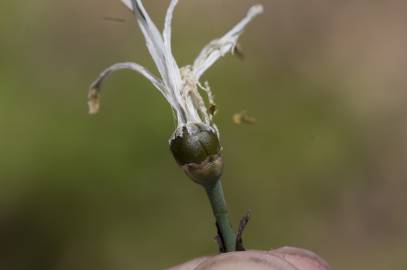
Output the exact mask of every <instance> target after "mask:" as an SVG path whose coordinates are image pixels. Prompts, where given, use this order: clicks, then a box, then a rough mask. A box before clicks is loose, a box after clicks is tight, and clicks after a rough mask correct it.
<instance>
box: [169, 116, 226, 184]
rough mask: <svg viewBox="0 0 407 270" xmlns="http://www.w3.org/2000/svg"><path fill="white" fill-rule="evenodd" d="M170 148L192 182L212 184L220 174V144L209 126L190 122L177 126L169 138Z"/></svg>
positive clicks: (221, 160)
mask: <svg viewBox="0 0 407 270" xmlns="http://www.w3.org/2000/svg"><path fill="white" fill-rule="evenodd" d="M170 149H171V152H172V154H173V156H174V158H175V160H176V161H177V163H178V165H180V166H181V167H182V169H183V170H184V171H185V173H186V174H187V175H188V176H189V177H190V178H191V179H192V180H193V181H194V182H196V183H198V184H200V185H203V186H207V185H212V184H214V183H216V181H218V180H219V178H220V176H221V175H222V171H223V158H222V155H221V146H220V143H219V139H218V136H217V134H216V133H215V131H214V130H213V129H212V128H210V127H209V126H207V125H204V124H201V123H191V124H188V125H185V126H182V127H180V128H178V129H177V130H176V131H175V133H174V136H173V138H172V139H171V140H170Z"/></svg>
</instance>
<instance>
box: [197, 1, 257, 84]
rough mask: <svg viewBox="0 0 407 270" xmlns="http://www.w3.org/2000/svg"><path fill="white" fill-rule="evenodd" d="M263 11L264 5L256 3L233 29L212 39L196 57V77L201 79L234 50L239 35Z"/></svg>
mask: <svg viewBox="0 0 407 270" xmlns="http://www.w3.org/2000/svg"><path fill="white" fill-rule="evenodd" d="M262 12H263V6H262V5H256V6H253V7H251V8H250V9H249V11H248V13H247V15H246V17H245V18H243V20H241V21H240V22H239V23H238V24H237V25H236V26H235V27H233V29H232V30H230V31H229V32H228V33H227V34H225V35H224V36H223V37H221V38H219V39H216V40H213V41H211V42H210V43H209V44H208V45H207V46H205V47H204V48H203V50H202V51H201V53H200V54H199V55H198V57H197V58H196V59H195V62H194V64H193V71H194V74H195V79H196V80H199V78H200V77H201V76H202V74H204V73H205V71H206V70H208V68H210V67H211V66H212V65H213V64H214V63H215V62H216V61H217V60H218V59H219V58H220V57H222V56H224V55H225V54H227V53H228V52H233V49H234V48H235V46H236V44H237V41H238V39H239V36H240V35H241V34H242V32H243V30H244V29H245V27H246V26H247V25H248V24H249V22H250V21H251V20H253V18H255V17H256V16H257V15H259V14H261V13H262Z"/></svg>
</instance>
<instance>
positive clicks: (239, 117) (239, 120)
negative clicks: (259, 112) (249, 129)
mask: <svg viewBox="0 0 407 270" xmlns="http://www.w3.org/2000/svg"><path fill="white" fill-rule="evenodd" d="M232 119H233V123H235V124H236V125H240V124H248V125H254V124H256V118H254V117H251V116H249V115H248V114H247V111H241V112H240V113H235V114H234V115H233V118H232Z"/></svg>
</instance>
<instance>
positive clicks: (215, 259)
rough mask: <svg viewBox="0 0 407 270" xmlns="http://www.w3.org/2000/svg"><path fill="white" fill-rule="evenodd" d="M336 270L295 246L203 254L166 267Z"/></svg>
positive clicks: (187, 269) (183, 269)
mask: <svg viewBox="0 0 407 270" xmlns="http://www.w3.org/2000/svg"><path fill="white" fill-rule="evenodd" d="M247 269H250V270H333V269H332V268H331V267H330V266H329V265H328V264H327V263H326V262H325V261H324V260H323V259H322V258H320V257H319V256H318V255H316V254H315V253H313V252H311V251H308V250H305V249H300V248H294V247H283V248H279V249H275V250H271V251H261V250H248V251H243V252H229V253H224V254H220V255H216V256H212V257H201V258H197V259H194V260H191V261H189V262H186V263H184V264H181V265H178V266H175V267H172V268H168V269H167V270H247Z"/></svg>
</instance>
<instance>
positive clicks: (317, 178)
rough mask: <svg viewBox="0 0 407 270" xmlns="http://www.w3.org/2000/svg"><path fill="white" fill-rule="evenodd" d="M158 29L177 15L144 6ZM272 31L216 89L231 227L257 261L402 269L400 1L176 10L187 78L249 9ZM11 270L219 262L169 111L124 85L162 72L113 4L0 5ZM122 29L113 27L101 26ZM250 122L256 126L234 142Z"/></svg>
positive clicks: (1, 178) (2, 248)
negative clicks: (301, 259)
mask: <svg viewBox="0 0 407 270" xmlns="http://www.w3.org/2000/svg"><path fill="white" fill-rule="evenodd" d="M145 2H146V3H145V5H146V8H147V9H148V10H149V11H150V13H151V16H152V17H153V18H154V20H155V21H156V23H157V24H158V25H160V26H161V25H162V23H163V17H164V14H165V10H166V8H167V5H168V2H169V1H163V0H161V1H159V0H150V1H145ZM258 2H262V3H263V4H264V6H265V14H264V15H263V16H261V17H259V18H258V19H256V20H255V21H254V22H253V23H252V24H251V25H250V26H249V28H248V30H247V31H246V33H245V34H244V35H243V36H242V38H241V42H240V43H241V45H242V48H243V50H244V52H245V55H246V58H245V60H244V61H240V60H239V59H237V58H235V57H232V56H228V57H225V58H224V59H222V60H221V61H219V62H218V63H217V64H216V65H215V66H214V67H213V68H212V69H211V70H210V71H209V72H208V73H207V74H206V75H205V79H207V80H209V82H210V84H211V86H212V89H213V91H214V93H215V95H216V99H217V103H218V106H219V114H218V115H217V117H216V122H217V124H218V126H219V128H220V130H221V139H222V144H223V147H224V157H225V162H226V167H225V172H224V177H223V181H224V188H225V192H226V196H227V199H228V204H229V208H230V211H231V214H232V219H233V222H234V224H236V225H237V223H238V220H239V219H240V217H241V216H242V215H243V214H244V213H245V211H246V210H247V209H249V208H250V209H252V210H253V218H252V221H251V223H250V224H249V227H248V228H247V231H246V234H245V240H246V245H247V246H248V247H249V248H251V249H270V248H276V247H280V246H283V245H295V246H300V247H305V248H308V249H311V250H314V251H316V252H317V253H319V254H320V255H321V256H322V257H324V258H325V259H326V260H328V261H329V262H330V263H331V264H332V265H333V266H334V268H336V269H346V270H360V269H371V270H376V269H395V270H396V269H398V270H404V269H406V267H407V262H406V258H405V254H406V250H407V218H406V214H405V212H406V206H407V200H406V195H405V191H406V190H407V184H406V181H405V180H406V176H407V169H406V165H405V164H406V161H407V139H406V138H407V126H406V115H407V114H406V108H407V106H406V105H407V95H406V86H407V84H406V77H405V76H406V72H407V51H406V48H407V36H406V32H405V25H406V23H407V19H406V16H405V10H406V8H407V3H406V2H405V1H401V0H400V1H357V0H354V1H340V0H334V1H322V0H315V1H314V0H313V1H300V0H292V1H286V0H284V1H283V0H273V1H269V0H267V1H266V0H259V1H251V0H250V1H249V0H239V1H236V0H222V1H215V0H210V1H199V0H190V1H186V0H181V1H180V4H179V7H178V8H177V10H176V14H175V20H174V27H173V30H174V35H173V40H174V45H173V47H174V50H175V55H176V57H177V60H178V62H179V64H180V65H186V64H189V63H191V62H192V60H193V59H194V57H195V56H196V55H197V54H198V53H199V51H200V49H201V48H202V47H203V46H204V45H205V44H206V43H207V42H209V41H210V40H212V39H213V38H217V37H219V36H221V35H223V34H224V33H225V32H226V31H228V30H229V29H230V27H231V26H232V25H234V24H235V23H236V22H237V21H239V20H240V19H241V18H242V17H243V15H244V14H245V12H246V10H247V9H248V7H249V6H250V5H252V4H255V3H258ZM0 15H1V16H0V33H1V37H0V39H1V42H0V269H2V270H3V269H4V270H20V269H21V270H23V269H42V270H47V269H58V270H63V269H76V270H80V269H99V270H102V269H109V270H110V269H120V270H127V269H128V270H130V269H131V270H134V269H163V268H166V267H168V266H171V265H173V264H177V263H180V262H182V261H184V260H187V259H191V258H192V257H196V256H201V255H205V254H214V253H216V251H217V247H216V244H215V242H214V241H213V236H214V234H215V228H214V225H213V223H214V221H213V218H212V216H211V212H210V208H209V204H208V202H207V199H206V197H205V194H204V192H203V191H202V190H201V188H200V187H198V186H197V185H195V184H193V183H192V182H191V181H189V180H188V179H187V178H186V177H185V176H184V175H183V172H182V171H181V170H180V169H179V168H177V166H176V164H175V162H174V160H173V159H172V157H171V154H170V152H169V151H168V139H169V137H170V135H171V133H172V131H173V129H174V125H173V120H172V116H171V112H170V109H169V106H168V104H167V103H166V102H165V100H164V99H163V98H162V97H161V96H160V95H159V94H158V92H157V91H156V90H155V89H154V88H153V86H151V85H150V83H149V82H148V81H147V80H145V79H144V78H143V77H141V76H139V75H137V74H134V73H131V72H128V71H123V72H119V73H116V74H115V75H113V76H112V77H111V79H109V80H108V81H107V82H106V84H105V87H104V95H103V100H102V108H101V113H100V114H99V115H96V116H89V115H88V114H87V105H86V101H87V100H86V95H87V93H86V92H87V88H88V85H89V84H90V82H91V81H92V80H93V79H94V78H95V77H96V76H97V74H98V73H99V72H100V71H101V70H102V69H103V68H105V67H107V66H109V65H110V64H113V63H115V62H120V61H129V60H130V61H136V62H138V63H141V64H143V65H145V66H147V67H149V68H150V69H151V70H154V71H155V69H154V67H153V64H152V61H151V59H150V56H149V55H148V52H147V50H146V48H145V45H144V40H143V37H142V35H141V33H140V31H139V29H138V27H137V25H136V23H135V21H134V19H133V17H132V16H131V14H130V13H129V12H128V11H127V10H126V9H125V8H124V7H123V6H122V5H121V4H120V3H119V1H118V0H116V1H108V0H103V1H100V0H99V1H96V0H88V1H83V0H73V1H50V0H41V1H25V2H21V1H2V2H1V3H0ZM104 17H118V18H122V19H125V22H122V23H118V22H112V21H108V20H105V19H103V18H104ZM242 110H247V111H248V112H249V113H250V115H252V116H254V117H256V118H257V124H256V125H255V126H245V125H241V126H236V125H234V124H233V123H232V120H231V119H232V115H233V114H234V113H236V112H240V111H242Z"/></svg>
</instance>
